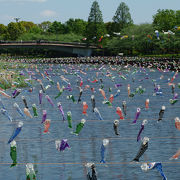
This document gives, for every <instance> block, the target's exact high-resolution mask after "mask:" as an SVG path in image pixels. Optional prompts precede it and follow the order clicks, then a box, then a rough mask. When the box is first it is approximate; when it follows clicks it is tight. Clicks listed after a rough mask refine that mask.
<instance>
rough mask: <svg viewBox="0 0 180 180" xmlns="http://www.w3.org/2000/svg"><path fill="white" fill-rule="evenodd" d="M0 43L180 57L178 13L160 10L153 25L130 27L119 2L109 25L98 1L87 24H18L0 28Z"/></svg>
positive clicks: (126, 11) (126, 9)
mask: <svg viewBox="0 0 180 180" xmlns="http://www.w3.org/2000/svg"><path fill="white" fill-rule="evenodd" d="M0 40H1V41H3V40H23V41H28V40H46V41H63V42H84V43H87V44H90V43H93V44H95V45H97V46H99V47H100V48H103V49H104V50H105V52H106V53H107V54H110V55H117V54H118V53H120V52H122V53H125V54H131V55H136V54H137V55H139V54H167V53H174V54H175V53H180V10H178V11H174V10H171V9H162V10H161V9H159V10H158V11H157V13H156V14H155V15H153V23H151V24H147V23H145V24H139V25H136V24H134V23H133V19H132V17H131V14H130V9H129V7H128V5H127V4H126V3H124V2H121V3H120V4H119V6H118V7H117V10H116V12H115V14H114V16H113V17H112V21H111V22H106V23H104V21H103V15H102V12H101V10H100V6H99V4H98V2H97V1H94V2H93V3H92V6H91V9H90V13H89V17H88V20H87V21H85V20H82V19H73V18H70V19H69V20H68V21H66V22H65V23H61V22H58V21H54V22H50V21H44V22H42V23H40V24H35V23H33V22H27V21H19V22H10V23H9V24H8V25H7V26H5V25H3V24H0Z"/></svg>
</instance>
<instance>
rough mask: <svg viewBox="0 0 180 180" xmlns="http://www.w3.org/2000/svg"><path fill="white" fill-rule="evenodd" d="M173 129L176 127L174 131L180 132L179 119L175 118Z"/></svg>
mask: <svg viewBox="0 0 180 180" xmlns="http://www.w3.org/2000/svg"><path fill="white" fill-rule="evenodd" d="M175 127H176V129H178V130H180V119H179V117H176V118H175Z"/></svg>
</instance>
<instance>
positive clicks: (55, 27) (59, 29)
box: [48, 21, 64, 34]
mask: <svg viewBox="0 0 180 180" xmlns="http://www.w3.org/2000/svg"><path fill="white" fill-rule="evenodd" d="M48 32H50V33H54V34H63V33H64V26H63V24H61V22H57V21H54V22H53V23H52V24H51V25H50V27H49V29H48Z"/></svg>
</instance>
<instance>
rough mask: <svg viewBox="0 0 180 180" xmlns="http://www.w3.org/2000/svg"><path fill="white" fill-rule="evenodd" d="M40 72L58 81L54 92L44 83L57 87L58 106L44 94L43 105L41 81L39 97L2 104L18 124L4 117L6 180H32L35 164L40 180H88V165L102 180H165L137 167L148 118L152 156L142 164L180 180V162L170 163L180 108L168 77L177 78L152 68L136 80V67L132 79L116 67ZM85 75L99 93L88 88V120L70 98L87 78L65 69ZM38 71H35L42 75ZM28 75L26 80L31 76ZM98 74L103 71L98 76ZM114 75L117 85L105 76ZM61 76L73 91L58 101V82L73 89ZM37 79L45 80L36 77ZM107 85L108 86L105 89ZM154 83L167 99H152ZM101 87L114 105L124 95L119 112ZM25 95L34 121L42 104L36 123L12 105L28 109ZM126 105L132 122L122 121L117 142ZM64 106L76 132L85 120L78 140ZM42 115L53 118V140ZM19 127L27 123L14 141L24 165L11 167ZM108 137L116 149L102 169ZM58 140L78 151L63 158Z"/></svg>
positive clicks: (1, 143) (177, 143) (1, 152)
mask: <svg viewBox="0 0 180 180" xmlns="http://www.w3.org/2000/svg"><path fill="white" fill-rule="evenodd" d="M100 67H101V65H98V68H100ZM38 68H39V69H40V71H41V72H44V69H47V72H48V74H49V77H50V78H51V79H52V80H53V81H54V82H55V84H54V85H52V84H51V83H50V82H49V81H48V80H47V79H46V78H45V79H43V80H42V81H43V84H44V86H47V85H48V84H49V85H51V87H50V88H48V89H47V90H46V94H47V95H49V96H50V98H51V99H52V100H53V102H54V104H55V106H54V107H52V106H51V105H50V104H49V102H48V101H47V99H46V98H45V94H44V95H43V103H42V105H39V96H38V93H39V90H40V89H41V87H40V85H39V84H38V83H37V82H35V83H34V84H33V87H34V90H33V92H32V93H30V92H28V91H26V90H27V89H28V88H25V89H24V90H23V91H22V93H21V94H20V95H19V96H17V97H16V98H15V99H13V98H12V99H7V98H6V97H3V96H2V97H1V98H2V101H3V103H4V106H5V107H6V109H7V111H8V112H9V114H10V115H11V116H12V117H13V122H10V121H9V120H8V119H7V117H5V116H4V115H3V114H0V119H1V126H0V163H1V164H0V179H6V180H24V179H26V171H25V170H26V167H25V164H26V163H35V164H34V169H35V171H36V176H37V179H38V180H85V179H86V174H87V171H89V169H88V168H87V167H85V166H84V164H85V163H87V162H94V163H95V166H96V171H97V177H98V180H120V179H122V180H132V179H133V180H144V179H153V180H160V179H162V177H161V175H160V174H159V172H158V171H157V170H150V171H148V172H143V171H142V170H141V168H140V165H141V164H131V163H130V162H131V161H132V159H133V158H134V157H135V156H136V154H137V152H138V150H139V148H140V145H141V142H137V141H136V137H137V134H138V131H139V129H140V126H141V123H142V120H144V119H147V120H148V124H147V125H146V126H145V129H144V131H143V133H142V135H141V137H142V138H143V137H145V136H147V137H149V138H150V141H149V147H148V149H147V151H146V152H145V153H144V155H143V156H142V157H141V158H140V162H162V165H163V171H164V173H165V175H166V176H167V178H168V179H170V180H178V179H180V178H179V177H180V171H179V168H180V161H179V160H172V161H170V160H169V158H170V157H171V156H172V155H173V154H175V153H176V151H177V150H178V149H179V148H180V132H179V131H178V130H177V129H176V128H175V122H174V118H175V117H177V116H180V111H179V110H180V104H179V102H177V103H176V104H174V105H171V104H170V103H169V99H171V98H172V97H173V94H172V90H171V87H170V86H168V78H172V77H173V75H174V73H175V72H159V71H157V70H155V71H154V72H150V70H149V69H145V70H143V69H139V68H138V69H137V71H136V72H135V73H134V74H133V73H132V72H133V71H134V69H133V68H131V69H130V71H129V72H128V71H124V70H123V69H120V67H118V68H119V70H118V71H117V70H112V69H111V68H110V67H109V66H104V67H103V68H101V69H100V70H98V68H97V67H96V66H91V65H81V66H74V70H72V66H70V65H53V66H51V67H50V66H49V65H39V66H38ZM49 68H50V69H49ZM51 68H52V69H51ZM80 68H81V70H82V71H83V72H86V73H87V74H86V75H85V74H82V73H81V72H79V71H77V73H78V74H79V75H80V76H81V77H82V79H83V86H82V87H83V88H84V87H85V86H86V85H89V86H90V88H92V87H93V88H94V89H95V92H94V93H93V92H92V91H91V89H90V88H89V89H87V90H84V91H83V94H82V98H81V99H82V102H83V101H86V102H87V104H88V106H89V107H88V110H87V116H86V115H83V114H82V102H81V103H73V102H72V101H71V100H68V99H67V98H66V97H67V95H73V96H74V97H75V99H76V101H77V99H78V96H79V89H78V87H77V85H79V82H80V81H79V80H80V79H79V78H78V77H77V76H76V75H73V74H70V73H65V72H63V71H62V70H63V69H66V70H67V71H68V72H71V71H73V72H74V71H76V70H77V69H80ZM29 70H30V71H32V70H31V69H29ZM33 71H34V72H35V70H33ZM24 72H25V73H26V71H25V70H24ZM96 72H99V74H98V77H97V74H96ZM109 73H112V77H114V81H112V79H111V78H109V77H108V76H106V75H107V74H109ZM118 73H122V74H123V75H124V76H125V77H126V80H124V79H122V78H121V77H120V74H118ZM26 74H27V73H26ZM60 75H63V76H64V77H65V78H67V79H68V80H69V82H70V83H71V87H72V88H73V90H72V91H68V90H64V92H63V94H62V95H61V96H60V97H59V98H58V99H56V100H55V99H54V97H55V96H56V95H57V94H58V89H57V87H56V82H59V83H60V86H61V87H62V85H64V86H65V87H66V86H67V83H66V82H64V81H63V80H62V79H61V78H60ZM32 77H36V78H39V79H42V77H41V76H40V75H38V74H37V73H35V75H33V76H32ZM145 77H146V78H145ZM160 77H161V79H160ZM95 78H97V79H98V80H99V81H98V83H92V82H91V81H93V80H94V79H95ZM100 79H102V81H103V82H102V83H101V81H100ZM152 80H155V81H156V83H157V84H159V85H160V86H161V89H162V92H163V95H162V96H161V95H157V96H153V93H154V86H153V83H154V82H153V81H152ZM178 82H180V80H179V76H177V78H176V79H175V80H174V83H176V84H177V83H178ZM102 84H103V85H104V88H103V89H104V91H105V92H106V96H107V98H109V96H110V94H116V92H117V90H118V89H120V96H118V97H117V98H114V101H113V103H112V107H108V105H106V104H102V101H103V100H104V98H103V96H102V95H101V94H100V93H99V88H100V87H101V85H102ZM115 84H121V86H120V87H118V88H115ZM128 84H130V87H131V92H134V91H135V89H136V88H137V87H138V86H140V85H141V86H142V87H143V88H145V89H146V91H145V92H144V93H143V94H136V95H135V96H134V97H132V98H129V97H128V93H127V86H128ZM109 88H112V91H111V92H109ZM179 91H180V89H179V88H178V87H177V86H176V87H175V92H177V93H179ZM12 92H13V90H8V91H7V94H10V95H11V93H12ZM92 94H94V95H95V100H96V107H98V109H99V111H100V113H101V115H102V117H103V120H98V119H97V117H96V116H95V114H94V113H93V112H92V105H91V99H90V98H91V95H92ZM22 95H24V96H25V97H26V100H27V103H28V106H29V110H30V112H31V113H32V114H33V111H32V104H34V103H35V104H36V105H37V110H38V114H39V116H38V117H37V118H35V117H33V118H32V119H31V118H29V117H27V118H26V119H24V118H22V117H21V116H20V115H19V114H18V113H17V111H16V110H15V109H14V108H13V104H14V102H16V103H18V104H19V106H20V108H21V109H22V110H23V108H24V104H23V102H22V99H21V96H22ZM147 98H149V99H150V104H149V109H148V110H145V108H144V107H145V100H146V99H147ZM122 101H126V102H127V115H126V116H125V120H121V121H120V123H119V133H120V136H116V135H115V133H114V130H113V121H114V120H115V119H118V115H117V114H116V107H118V106H119V107H122ZM58 102H61V104H62V106H63V109H64V113H65V115H66V113H67V112H68V111H71V113H72V122H73V130H75V128H76V125H77V124H78V123H79V122H80V120H81V119H82V118H84V119H86V123H85V125H84V128H83V129H82V131H81V132H80V134H79V136H76V135H74V134H72V133H71V132H72V131H73V130H72V129H69V128H68V123H67V120H66V121H65V122H63V120H62V116H61V113H60V112H59V110H58V108H57V103H58ZM162 105H165V106H166V110H165V113H164V117H163V120H162V121H161V122H159V123H157V119H158V117H159V111H160V109H161V106H162ZM138 107H140V108H141V114H140V116H139V119H138V120H137V123H136V124H135V125H132V121H133V120H134V117H135V113H136V109H137V108H138ZM42 110H47V118H48V119H51V126H50V129H49V131H50V133H47V134H44V133H43V130H44V126H43V125H42V124H41V120H42ZM18 121H23V122H24V125H23V128H22V131H21V132H20V134H19V135H18V136H17V137H16V139H15V140H16V143H17V162H18V163H22V164H18V165H17V166H15V167H13V168H10V165H11V164H10V163H11V162H12V160H11V157H10V145H9V144H7V142H8V140H9V138H10V136H11V134H12V132H13V130H14V128H15V127H16V126H17V122H18ZM104 138H107V139H109V145H108V146H107V149H106V154H105V157H106V164H100V160H101V154H100V149H101V144H102V140H103V139H104ZM57 139H60V140H61V139H68V143H69V145H70V147H71V148H70V149H66V150H65V151H64V152H59V151H57V150H56V147H55V140H57ZM6 163H7V164H6Z"/></svg>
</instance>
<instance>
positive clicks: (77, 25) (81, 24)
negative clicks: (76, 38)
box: [65, 18, 87, 35]
mask: <svg viewBox="0 0 180 180" xmlns="http://www.w3.org/2000/svg"><path fill="white" fill-rule="evenodd" d="M86 25H87V22H86V21H84V20H82V19H73V18H70V19H69V20H68V21H66V23H65V29H66V33H74V34H81V35H83V34H85V30H86Z"/></svg>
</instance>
